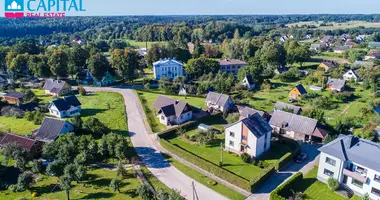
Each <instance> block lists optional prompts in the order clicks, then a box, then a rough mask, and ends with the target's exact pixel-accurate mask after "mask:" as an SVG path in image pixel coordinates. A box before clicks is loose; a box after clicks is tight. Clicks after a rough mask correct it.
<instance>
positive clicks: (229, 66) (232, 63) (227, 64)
mask: <svg viewBox="0 0 380 200" xmlns="http://www.w3.org/2000/svg"><path fill="white" fill-rule="evenodd" d="M219 65H220V68H219V70H220V71H222V72H226V73H230V74H237V73H238V71H239V69H241V68H243V67H245V66H247V65H248V64H247V63H246V62H244V61H241V60H236V59H231V60H228V59H224V60H219Z"/></svg>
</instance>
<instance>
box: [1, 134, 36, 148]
mask: <svg viewBox="0 0 380 200" xmlns="http://www.w3.org/2000/svg"><path fill="white" fill-rule="evenodd" d="M9 143H16V144H18V145H20V146H21V147H23V148H25V149H26V150H30V149H31V148H32V147H33V145H34V144H35V140H33V139H30V138H27V137H22V136H19V135H13V134H10V133H8V134H6V135H5V136H4V137H2V138H1V139H0V146H3V145H5V144H9Z"/></svg>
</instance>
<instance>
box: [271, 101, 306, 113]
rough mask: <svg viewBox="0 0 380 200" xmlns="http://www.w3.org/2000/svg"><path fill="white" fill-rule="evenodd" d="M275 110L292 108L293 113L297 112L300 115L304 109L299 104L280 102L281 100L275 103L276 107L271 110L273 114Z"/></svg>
mask: <svg viewBox="0 0 380 200" xmlns="http://www.w3.org/2000/svg"><path fill="white" fill-rule="evenodd" d="M275 110H282V111H284V110H292V112H291V113H293V114H296V115H299V114H300V113H301V111H302V109H301V107H299V106H295V105H292V104H287V103H283V102H279V101H278V102H277V103H276V104H275V105H274V108H273V110H272V111H271V114H273V112H274V111H275Z"/></svg>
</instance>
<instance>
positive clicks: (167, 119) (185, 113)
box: [153, 95, 193, 125]
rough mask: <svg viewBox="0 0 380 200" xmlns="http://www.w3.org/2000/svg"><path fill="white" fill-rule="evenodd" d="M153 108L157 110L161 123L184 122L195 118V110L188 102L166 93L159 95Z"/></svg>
mask: <svg viewBox="0 0 380 200" xmlns="http://www.w3.org/2000/svg"><path fill="white" fill-rule="evenodd" d="M153 108H155V109H156V110H157V112H158V116H157V117H158V118H159V119H160V123H161V124H165V125H174V124H182V123H184V122H187V121H189V120H191V119H192V118H193V110H192V108H191V106H190V105H189V104H188V103H186V102H184V101H180V100H176V99H172V98H170V97H167V96H164V95H160V96H158V98H157V100H156V102H154V104H153Z"/></svg>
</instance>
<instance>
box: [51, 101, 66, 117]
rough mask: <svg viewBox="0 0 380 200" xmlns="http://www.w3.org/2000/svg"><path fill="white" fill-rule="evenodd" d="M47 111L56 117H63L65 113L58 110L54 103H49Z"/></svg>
mask: <svg viewBox="0 0 380 200" xmlns="http://www.w3.org/2000/svg"><path fill="white" fill-rule="evenodd" d="M49 113H50V115H52V116H54V117H58V118H63V117H65V113H64V112H63V111H62V112H60V111H59V110H58V109H57V107H56V106H55V105H54V104H51V105H50V107H49Z"/></svg>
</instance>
